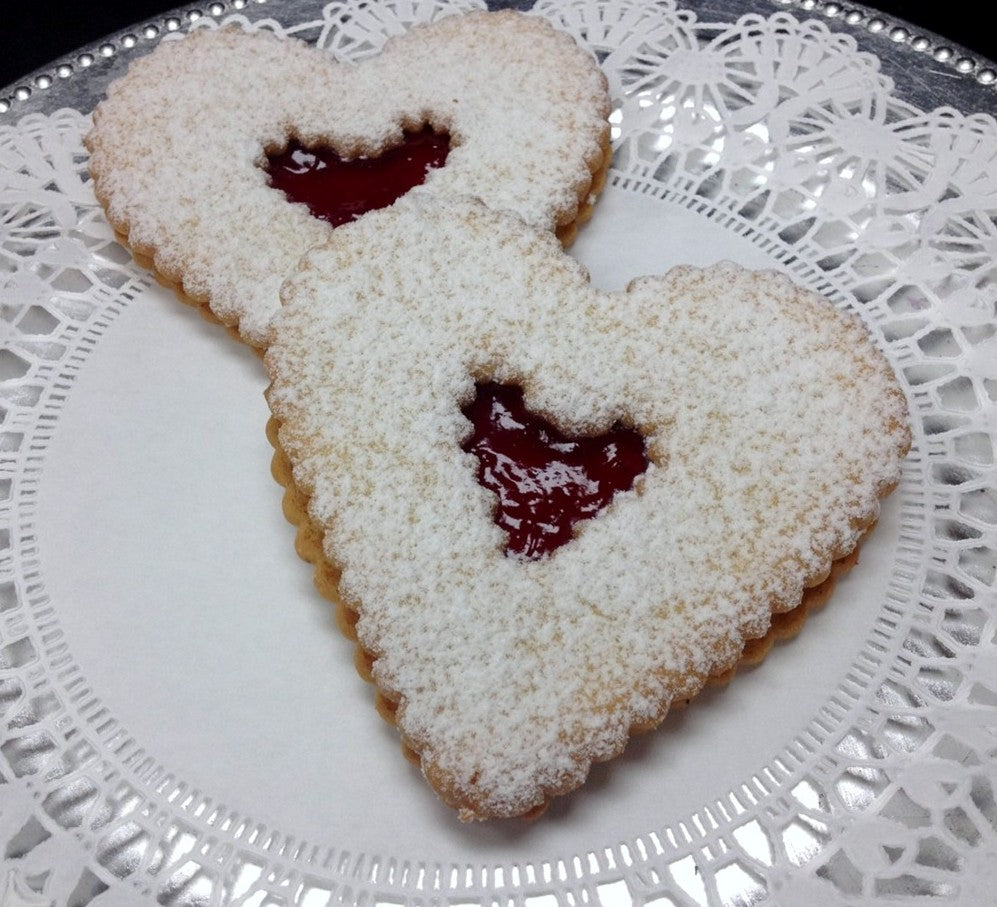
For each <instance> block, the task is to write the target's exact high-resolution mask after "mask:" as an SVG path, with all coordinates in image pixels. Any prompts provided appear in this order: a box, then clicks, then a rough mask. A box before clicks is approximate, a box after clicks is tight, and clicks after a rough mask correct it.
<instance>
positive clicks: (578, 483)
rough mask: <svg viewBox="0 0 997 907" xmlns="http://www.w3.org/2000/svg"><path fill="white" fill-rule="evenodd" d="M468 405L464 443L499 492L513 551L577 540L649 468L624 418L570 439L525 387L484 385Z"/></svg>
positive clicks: (498, 518) (532, 553)
mask: <svg viewBox="0 0 997 907" xmlns="http://www.w3.org/2000/svg"><path fill="white" fill-rule="evenodd" d="M476 391H477V392H476V395H475V398H474V400H472V401H471V402H470V403H469V404H468V405H467V406H465V407H464V408H463V409H462V410H461V411H462V412H463V414H464V416H465V417H466V418H467V419H468V420H469V421H470V422H471V425H472V426H473V430H472V432H471V435H470V436H469V437H468V438H467V439H466V440H465V441H464V443H463V444H462V445H461V447H462V449H463V450H465V451H468V452H469V453H473V454H474V455H475V456H476V457H477V458H478V481H479V482H480V483H481V485H482V486H483V487H485V488H487V489H488V490H489V491H493V492H495V494H496V495H497V497H498V502H497V505H496V508H495V522H496V523H498V525H499V526H500V527H501V528H502V529H504V530H505V531H506V533H507V534H508V536H509V542H508V545H507V547H506V552H507V553H508V554H510V555H513V556H516V557H521V558H524V559H529V560H536V559H538V558H541V557H544V556H545V555H548V554H550V553H551V552H553V551H555V550H556V549H557V548H560V547H561V546H562V545H564V544H567V543H568V542H570V541H571V538H572V535H573V527H574V526H575V524H576V523H578V522H580V521H582V520H587V519H591V518H592V517H594V516H596V515H598V513H599V512H600V511H601V510H602V509H603V508H604V507H607V506H608V505H609V503H610V502H611V501H612V500H613V497H614V496H615V495H616V494H617V493H618V492H620V491H626V490H628V489H630V488H632V487H633V484H634V482H635V481H636V479H637V477H638V476H640V475H642V474H643V473H644V472H645V471H646V470H647V467H648V457H647V445H646V444H645V442H644V438H643V436H642V435H641V434H640V432H638V431H636V430H634V429H632V428H627V427H626V426H624V425H621V424H619V423H618V424H616V425H614V426H613V427H612V428H610V429H609V431H607V432H605V433H603V434H601V435H595V436H587V435H586V436H582V437H570V436H568V435H566V434H565V433H563V432H562V431H561V430H560V429H558V428H557V427H556V426H554V425H552V424H551V423H549V422H547V421H546V420H545V419H543V418H542V417H540V416H538V415H536V414H535V413H532V412H530V411H529V410H528V409H527V407H526V403H525V402H524V400H523V391H522V390H521V389H520V388H518V387H513V386H509V385H502V384H497V383H494V382H489V383H484V384H478V385H477V388H476Z"/></svg>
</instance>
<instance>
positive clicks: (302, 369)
mask: <svg viewBox="0 0 997 907" xmlns="http://www.w3.org/2000/svg"><path fill="white" fill-rule="evenodd" d="M282 299H283V302H284V307H283V309H282V311H281V313H280V314H279V315H278V316H277V318H276V319H275V322H274V331H273V343H272V345H271V346H270V348H269V350H268V352H267V353H266V357H265V362H266V365H267V368H268V370H269V372H270V375H271V378H272V384H271V387H270V390H269V392H268V400H269V403H270V407H271V409H272V412H273V421H272V426H271V427H272V429H273V431H272V438H273V440H274V442H275V445H276V447H277V454H276V458H275V465H276V472H277V474H278V475H279V476H280V477H281V478H282V479H283V480H284V481H285V483H286V484H287V485H288V494H287V496H286V504H287V510H288V513H289V515H290V516H291V517H292V519H294V520H295V521H296V522H299V523H300V524H301V526H302V531H301V532H300V533H299V543H300V550H301V551H302V553H303V554H305V555H306V556H307V557H309V558H311V559H312V560H314V561H316V563H317V577H318V580H319V583H320V587H322V588H324V590H325V591H326V592H327V593H328V594H330V595H331V596H333V597H334V598H336V599H338V601H339V603H340V607H341V610H342V614H343V616H344V618H345V624H346V628H347V631H348V632H350V633H352V634H355V636H356V638H357V639H358V648H359V652H360V658H361V667H362V669H363V670H364V671H365V672H367V673H368V674H369V675H370V676H371V678H372V679H373V681H374V682H375V683H376V685H377V687H378V691H379V697H380V701H381V704H382V709H383V710H384V711H386V712H387V713H389V714H390V716H391V717H392V720H393V721H394V722H395V723H396V724H397V726H398V728H399V729H400V731H401V735H402V739H403V741H404V744H405V746H406V748H407V749H408V751H409V752H410V753H411V754H413V755H414V757H416V758H417V759H418V760H419V762H420V764H421V766H422V769H423V772H424V773H425V775H426V777H427V779H428V780H429V782H430V784H431V785H432V786H433V787H434V788H435V789H436V791H437V792H438V793H439V795H440V796H441V797H442V798H443V799H444V800H445V801H446V802H447V803H449V804H451V805H452V806H454V807H455V808H456V809H458V810H459V812H460V816H461V817H462V818H464V819H484V818H491V817H501V816H520V815H534V814H536V813H537V812H538V811H540V810H542V809H543V808H544V806H545V804H546V803H547V802H548V800H549V799H550V798H551V797H553V796H555V795H559V794H564V793H566V792H567V791H570V790H572V789H573V788H575V787H577V786H578V785H580V784H581V783H582V782H583V780H584V779H585V776H586V774H587V772H588V770H589V767H590V765H591V763H592V762H594V761H600V760H605V759H609V758H611V757H613V756H615V755H617V754H619V753H620V752H621V751H622V750H623V748H624V746H625V745H626V742H627V739H628V737H629V735H630V734H631V733H632V732H633V731H635V730H643V729H647V728H650V727H653V726H655V725H657V724H658V723H659V722H660V721H661V720H662V719H663V717H664V716H665V714H666V712H667V711H668V710H669V708H670V707H671V706H673V705H678V704H681V703H682V702H684V701H685V700H686V699H688V698H689V697H691V696H693V695H694V694H695V693H696V692H697V691H698V690H699V689H700V688H701V687H702V686H703V684H704V683H705V682H706V681H707V680H708V679H710V678H717V677H723V676H724V675H725V673H726V672H729V671H730V669H731V668H733V667H734V666H735V665H736V664H737V663H738V661H739V659H740V658H741V657H742V655H744V654H745V650H746V647H748V648H749V650H750V649H752V648H753V647H754V644H753V643H752V642H751V641H752V640H756V639H759V638H762V637H764V636H765V635H766V633H767V632H768V631H769V629H770V627H771V626H772V623H773V620H774V618H777V617H778V615H781V614H784V613H788V612H790V611H792V610H793V609H794V608H797V607H798V606H799V605H800V602H801V600H802V599H803V598H804V595H805V590H807V589H808V588H810V587H816V586H817V585H818V584H820V583H822V582H824V581H825V579H826V578H827V577H828V575H829V572H830V571H831V569H832V566H833V565H834V564H835V563H836V562H842V561H843V560H844V559H846V558H847V557H848V556H849V555H850V553H851V552H853V551H854V549H855V547H856V545H857V544H858V542H859V539H860V538H861V537H862V535H863V534H864V533H865V532H866V531H868V530H869V528H870V527H871V526H872V525H873V523H874V522H875V520H876V517H877V515H878V512H879V505H880V498H881V497H882V496H884V495H885V494H887V493H889V492H890V491H891V490H892V489H893V488H894V487H895V485H896V484H897V482H898V479H899V475H900V462H901V459H902V458H903V456H904V455H905V453H906V451H907V449H908V447H909V444H910V434H909V429H908V423H907V409H906V403H905V399H904V396H903V394H902V392H901V390H900V389H899V387H898V385H897V383H896V380H895V378H894V375H893V373H892V371H891V370H890V368H889V366H888V364H887V362H886V361H885V359H884V357H883V356H882V355H881V354H880V353H879V352H878V351H877V349H876V348H875V346H874V345H873V344H872V342H871V341H870V338H869V336H868V334H867V332H866V330H865V329H864V327H863V325H862V324H861V322H860V321H858V319H856V318H854V317H852V316H850V315H847V314H844V313H842V312H840V311H838V310H837V309H835V308H834V307H833V306H832V305H831V304H830V303H828V302H827V301H826V300H824V299H822V298H821V297H818V296H816V295H814V294H812V293H810V292H808V291H804V290H802V289H800V288H798V287H796V286H795V285H793V284H792V283H791V282H790V281H789V280H788V279H787V278H785V277H783V276H781V275H778V274H776V273H774V272H753V271H747V270H744V269H742V268H740V267H737V266H735V265H732V264H718V265H716V266H714V267H711V268H705V269H698V268H692V267H681V268H676V269H674V270H672V271H671V272H669V273H668V274H667V275H666V276H662V277H646V278H641V279H639V280H636V281H634V282H633V283H632V284H631V285H630V286H629V287H628V288H627V290H626V291H625V292H619V293H608V292H602V291H598V290H596V289H594V288H593V287H592V286H591V285H590V283H589V280H588V276H587V274H586V273H585V272H584V270H583V269H582V268H581V267H580V266H579V265H578V264H577V263H576V262H575V261H573V260H572V259H571V258H570V257H568V256H567V255H565V254H564V253H563V252H562V250H561V249H560V247H559V245H558V244H557V242H556V240H555V239H554V238H553V236H552V235H550V234H549V233H544V232H540V231H537V230H536V229H534V228H532V227H530V226H527V225H526V224H524V223H523V222H522V221H520V220H518V219H516V218H513V217H510V216H506V215H502V214H499V213H496V212H494V211H491V210H489V209H487V208H485V207H483V206H481V205H478V204H476V203H473V202H463V201H457V200H441V199H439V198H432V197H430V196H429V195H427V194H425V193H422V192H420V191H419V190H416V191H415V192H413V193H410V194H409V196H407V197H406V198H405V199H404V200H402V201H400V202H398V203H396V204H395V205H394V206H393V207H391V208H388V209H384V210H382V211H377V212H373V213H371V214H369V215H368V216H366V217H364V218H363V219H361V220H359V221H357V222H355V223H352V224H349V225H347V226H344V227H341V228H339V229H337V230H336V231H335V233H334V234H333V236H332V239H331V241H330V242H329V243H328V244H327V245H326V246H324V247H322V248H320V249H316V250H313V251H312V252H310V253H309V254H308V255H307V256H306V257H305V259H304V260H303V262H302V265H301V267H300V270H299V271H298V272H297V273H296V274H295V275H294V276H293V277H291V278H290V279H289V280H288V281H287V282H286V283H285V285H284V288H283V290H282ZM552 502H553V503H552ZM531 521H532V524H531V525H527V524H530V523H531ZM797 613H799V612H797ZM783 630H784V631H785V632H789V633H791V632H792V628H790V629H788V630H787V629H786V628H783ZM749 654H750V652H749ZM754 654H755V655H758V657H760V654H759V651H758V650H756V651H755V653H754Z"/></svg>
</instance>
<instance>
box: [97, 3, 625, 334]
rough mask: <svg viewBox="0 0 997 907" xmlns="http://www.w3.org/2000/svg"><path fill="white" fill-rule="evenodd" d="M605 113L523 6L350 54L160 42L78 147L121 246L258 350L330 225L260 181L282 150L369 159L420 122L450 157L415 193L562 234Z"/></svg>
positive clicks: (577, 63) (232, 41) (586, 62)
mask: <svg viewBox="0 0 997 907" xmlns="http://www.w3.org/2000/svg"><path fill="white" fill-rule="evenodd" d="M608 113H609V99H608V94H607V84H606V79H605V77H604V76H603V74H602V72H601V71H600V70H599V68H598V65H597V64H596V61H595V59H594V57H593V56H592V55H591V54H590V53H588V52H587V51H585V50H583V49H581V48H580V47H579V46H578V45H577V44H576V43H575V42H574V41H573V40H572V39H571V38H570V37H569V36H567V35H566V34H563V33H561V32H558V31H556V30H555V29H554V28H553V27H552V26H551V25H550V24H549V23H548V22H546V21H545V20H542V19H540V18H539V17H537V16H532V15H527V14H523V13H517V12H512V11H502V12H495V13H490V12H474V13H468V14H465V15H455V16H449V17H446V18H443V19H441V20H439V21H438V22H435V23H433V24H430V25H425V26H419V27H415V28H413V29H412V30H411V31H409V32H408V33H407V34H404V35H402V36H400V37H398V38H395V39H392V40H390V41H389V42H388V43H387V44H386V45H385V48H384V50H383V51H382V53H381V54H380V55H379V56H377V57H374V58H371V59H368V60H365V61H363V62H362V63H358V64H347V63H337V62H335V61H333V60H332V58H330V57H329V56H328V55H327V54H325V53H323V52H322V51H320V50H317V49H315V48H313V47H309V46H307V45H306V44H304V43H303V42H301V41H297V40H294V39H284V40H282V39H279V38H277V37H275V36H274V35H272V34H270V33H266V32H253V33H247V32H244V31H242V30H240V29H237V28H222V29H202V30H198V31H195V32H193V33H192V34H190V35H189V36H187V37H186V38H184V39H182V40H176V41H163V42H162V43H161V44H160V45H159V46H158V47H157V48H156V49H155V50H154V51H153V52H152V53H151V54H149V55H148V56H147V57H144V58H142V59H140V60H138V61H137V62H136V63H134V64H132V66H131V68H130V69H129V71H128V73H127V74H126V75H125V76H124V77H123V78H121V79H119V80H118V81H117V82H115V83H113V84H112V86H111V87H110V89H109V91H108V96H107V99H106V100H105V101H103V102H102V103H101V104H100V105H99V106H98V107H97V110H96V111H95V113H94V128H93V129H92V131H91V132H90V134H89V135H88V136H87V139H86V143H87V147H88V148H89V150H90V153H91V161H90V169H91V172H92V174H93V177H94V185H95V191H96V194H97V197H98V199H99V200H100V201H101V203H102V204H103V205H104V207H105V209H106V211H107V216H108V219H109V220H110V221H111V223H112V224H113V225H114V227H115V228H116V229H117V230H118V231H119V233H121V234H123V235H124V236H126V238H127V242H128V243H129V244H130V246H131V247H132V248H133V250H135V251H136V252H137V253H138V254H140V255H142V256H144V257H147V258H151V259H152V261H153V263H154V267H155V268H156V270H157V271H158V272H160V274H162V275H163V276H164V277H165V278H166V279H167V280H168V281H170V282H172V283H174V284H177V285H179V288H180V290H181V291H182V293H183V294H184V295H186V297H187V298H188V299H190V300H192V301H194V302H197V303H200V304H206V305H207V306H208V307H209V308H210V311H211V312H212V313H213V314H214V315H215V316H216V317H217V318H218V319H219V320H221V321H222V322H224V323H225V324H227V325H229V326H231V327H236V328H237V329H238V332H239V335H240V336H241V337H242V338H243V339H244V340H246V341H247V342H249V343H251V344H253V345H255V346H265V345H266V342H267V335H268V329H269V324H270V319H271V317H272V316H273V314H274V313H275V312H276V311H277V309H278V307H279V299H278V289H279V286H280V281H281V280H282V279H283V278H284V276H285V275H287V274H288V273H290V271H291V270H292V269H293V267H294V265H295V264H296V262H297V260H298V258H299V257H300V256H301V255H302V254H303V253H304V252H305V251H306V250H307V249H309V248H311V247H312V246H315V245H317V244H320V243H322V242H325V241H326V240H327V239H328V238H329V236H330V235H331V232H332V229H333V228H332V226H331V225H330V224H329V223H327V222H325V221H323V220H320V219H317V218H316V217H313V216H311V214H309V210H308V207H307V206H306V205H305V204H294V203H290V202H289V201H288V199H287V198H286V197H285V195H284V194H283V193H282V192H281V191H279V190H278V189H276V188H274V186H273V185H272V183H271V175H270V173H269V172H268V170H269V169H271V168H272V167H274V158H275V157H276V156H277V155H279V154H280V153H281V152H284V151H285V150H290V151H291V152H292V153H293V150H294V149H295V146H297V145H303V146H305V147H306V148H307V149H311V150H312V151H314V152H315V153H316V154H319V155H322V154H329V155H331V156H332V157H333V158H335V160H336V161H338V162H342V161H343V160H345V161H352V160H355V159H360V158H366V159H372V158H377V157H378V156H379V155H381V154H382V153H384V152H385V151H387V150H388V149H392V148H395V147H397V146H399V145H400V144H401V143H402V142H403V141H404V139H405V134H406V132H408V133H416V134H418V133H419V132H420V131H421V130H424V129H429V130H430V131H432V132H435V133H437V134H439V135H445V136H446V137H448V139H449V152H448V153H447V154H446V155H445V163H444V165H443V166H438V167H435V168H433V169H430V170H428V171H426V170H425V168H424V175H425V186H426V187H427V189H430V190H432V191H433V192H436V193H440V194H451V193H453V194H467V195H471V196H474V197H477V198H480V199H482V200H483V201H484V202H485V203H486V204H488V205H491V206H494V207H496V208H502V209H508V210H510V211H514V212H515V213H517V214H518V215H520V216H521V217H523V218H524V219H526V220H527V221H528V222H530V223H532V224H535V225H536V226H538V227H541V228H544V229H550V230H557V232H558V234H559V236H560V237H561V238H562V240H563V241H566V242H567V241H570V239H571V238H572V236H573V234H574V231H575V229H576V228H577V224H578V223H579V222H580V221H581V220H583V219H584V218H585V217H586V216H587V214H588V213H589V211H590V209H591V204H592V201H593V199H594V196H595V194H596V193H597V192H598V191H599V189H600V188H601V184H602V181H603V179H604V176H605V170H606V168H607V166H608V161H609V144H608V136H609V128H608V123H607V119H606V118H607V115H608ZM436 163H439V160H437V161H436ZM422 175H423V174H417V177H418V178H421V177H422ZM405 188H407V186H406V185H404V184H401V186H400V189H399V191H404V189H405ZM388 201H390V198H389V199H388ZM379 204H383V200H382V201H381V202H379Z"/></svg>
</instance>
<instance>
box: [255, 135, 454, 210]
mask: <svg viewBox="0 0 997 907" xmlns="http://www.w3.org/2000/svg"><path fill="white" fill-rule="evenodd" d="M449 153H450V137H449V136H448V135H446V134H442V133H437V132H434V131H433V130H432V129H430V128H429V127H428V126H427V127H426V128H424V129H422V130H421V131H419V132H406V133H405V136H404V138H403V139H402V143H401V144H400V145H395V146H394V147H392V148H389V149H387V150H386V151H385V152H384V153H383V154H380V155H378V156H376V157H358V158H353V159H351V160H345V159H343V158H342V157H340V156H339V155H338V154H337V153H336V152H335V151H333V150H332V149H331V148H328V147H325V146H307V145H304V144H302V143H301V142H299V141H296V140H295V141H292V142H290V143H289V144H288V146H287V148H285V149H284V150H283V151H280V152H275V153H273V154H268V155H267V166H266V171H267V173H268V174H269V175H270V185H271V186H273V187H274V188H275V189H279V190H280V191H281V192H283V193H284V194H285V195H286V196H287V198H288V199H289V200H290V201H292V202H303V203H304V204H306V205H308V210H309V211H311V213H312V216H314V217H318V218H321V219H322V220H326V221H328V222H329V223H330V224H332V225H333V226H334V227H338V226H340V225H341V224H345V223H349V222H350V221H353V220H356V219H357V218H358V217H360V216H361V215H363V214H366V213H367V212H368V211H374V210H377V209H378V208H387V207H388V206H389V205H391V204H392V203H393V202H395V201H396V200H397V199H399V198H401V197H402V196H403V195H404V194H405V193H406V192H408V191H409V190H410V189H414V188H415V187H416V186H420V185H422V183H423V182H425V180H426V174H427V173H428V172H429V171H430V170H432V169H435V168H437V167H442V166H443V165H444V164H445V163H446V160H447V155H448V154H449Z"/></svg>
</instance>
